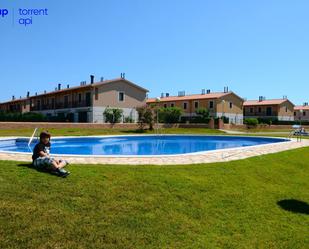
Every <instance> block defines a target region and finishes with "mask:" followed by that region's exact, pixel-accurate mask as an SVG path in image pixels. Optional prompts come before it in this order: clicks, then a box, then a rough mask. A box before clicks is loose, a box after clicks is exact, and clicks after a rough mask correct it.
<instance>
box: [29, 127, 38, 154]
mask: <svg viewBox="0 0 309 249" xmlns="http://www.w3.org/2000/svg"><path fill="white" fill-rule="evenodd" d="M37 130H38V128H35V129H34V131H33V133H32V136H31V138H30V139H29V142H28V148H29V149H30V151H31V152H32V149H31V147H30V145H31V142H32V140H33V138H34V136H35V134H36V132H37Z"/></svg>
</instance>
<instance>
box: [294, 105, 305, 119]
mask: <svg viewBox="0 0 309 249" xmlns="http://www.w3.org/2000/svg"><path fill="white" fill-rule="evenodd" d="M294 118H295V120H299V121H309V106H308V103H305V104H304V105H300V106H295V108H294Z"/></svg>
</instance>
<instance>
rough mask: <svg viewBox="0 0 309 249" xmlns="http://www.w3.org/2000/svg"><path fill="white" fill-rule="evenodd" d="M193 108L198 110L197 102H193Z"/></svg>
mask: <svg viewBox="0 0 309 249" xmlns="http://www.w3.org/2000/svg"><path fill="white" fill-rule="evenodd" d="M194 108H195V109H197V108H198V101H194Z"/></svg>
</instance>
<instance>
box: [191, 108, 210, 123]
mask: <svg viewBox="0 0 309 249" xmlns="http://www.w3.org/2000/svg"><path fill="white" fill-rule="evenodd" d="M195 113H196V115H197V117H192V118H191V120H190V122H191V123H205V124H208V123H209V120H210V117H209V111H208V109H206V108H199V109H197V110H196V112H195Z"/></svg>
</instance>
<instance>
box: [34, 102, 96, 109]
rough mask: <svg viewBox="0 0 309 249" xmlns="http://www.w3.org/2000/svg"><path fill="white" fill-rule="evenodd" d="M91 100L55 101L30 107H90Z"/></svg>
mask: <svg viewBox="0 0 309 249" xmlns="http://www.w3.org/2000/svg"><path fill="white" fill-rule="evenodd" d="M90 106H91V101H80V102H79V101H73V102H68V103H63V102H59V103H55V104H54V105H52V104H44V105H41V106H33V107H31V111H46V110H57V109H67V108H79V107H90Z"/></svg>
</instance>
